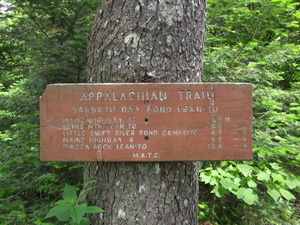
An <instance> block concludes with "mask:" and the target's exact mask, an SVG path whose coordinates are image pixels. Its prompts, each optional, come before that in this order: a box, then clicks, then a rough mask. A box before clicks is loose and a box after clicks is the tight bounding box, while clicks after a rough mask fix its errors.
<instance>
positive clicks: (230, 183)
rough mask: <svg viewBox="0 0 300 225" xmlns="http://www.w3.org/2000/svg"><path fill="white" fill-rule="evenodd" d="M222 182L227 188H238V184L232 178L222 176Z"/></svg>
mask: <svg viewBox="0 0 300 225" xmlns="http://www.w3.org/2000/svg"><path fill="white" fill-rule="evenodd" d="M220 183H221V184H222V186H223V187H224V188H225V189H227V190H231V189H237V188H238V185H237V184H236V183H235V182H234V181H232V180H231V179H230V178H221V180H220Z"/></svg>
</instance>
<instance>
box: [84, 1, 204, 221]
mask: <svg viewBox="0 0 300 225" xmlns="http://www.w3.org/2000/svg"><path fill="white" fill-rule="evenodd" d="M205 15H206V11H205V1H177V0H173V1H139V2H138V1H133V0H131V1H101V2H100V4H99V6H98V9H97V13H96V16H95V21H94V25H93V27H92V33H91V36H90V40H89V45H88V50H87V55H88V62H87V66H88V71H87V72H88V78H89V81H90V82H93V83H96V82H106V83H111V82H199V81H201V78H202V65H203V44H204V32H205ZM183 151H184V150H183ZM88 178H95V179H97V180H99V188H98V189H94V190H92V191H91V193H90V195H89V203H90V204H92V205H94V204H97V205H99V206H100V207H102V208H103V209H105V210H106V212H105V213H104V214H103V217H102V218H101V219H99V215H95V216H94V217H92V218H91V220H92V223H93V224H197V211H198V210H197V208H198V207H197V205H198V164H197V163H194V162H174V163H108V162H105V163H102V162H100V163H87V164H86V166H85V179H88Z"/></svg>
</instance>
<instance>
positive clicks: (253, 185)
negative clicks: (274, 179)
mask: <svg viewBox="0 0 300 225" xmlns="http://www.w3.org/2000/svg"><path fill="white" fill-rule="evenodd" d="M247 184H248V186H249V187H250V188H251V187H256V186H257V184H256V182H255V181H254V180H252V179H250V180H248V181H247Z"/></svg>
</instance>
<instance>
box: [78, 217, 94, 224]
mask: <svg viewBox="0 0 300 225" xmlns="http://www.w3.org/2000/svg"><path fill="white" fill-rule="evenodd" d="M90 224H91V221H90V220H89V219H87V218H82V219H81V220H80V223H79V225H90Z"/></svg>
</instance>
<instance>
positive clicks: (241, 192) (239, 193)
mask: <svg viewBox="0 0 300 225" xmlns="http://www.w3.org/2000/svg"><path fill="white" fill-rule="evenodd" d="M245 191H246V188H244V187H241V188H239V189H238V191H237V192H236V196H237V198H238V199H242V198H243V197H244V196H245Z"/></svg>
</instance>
